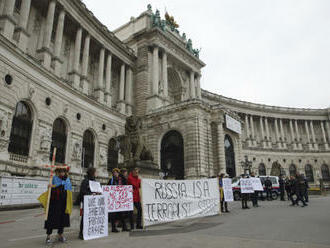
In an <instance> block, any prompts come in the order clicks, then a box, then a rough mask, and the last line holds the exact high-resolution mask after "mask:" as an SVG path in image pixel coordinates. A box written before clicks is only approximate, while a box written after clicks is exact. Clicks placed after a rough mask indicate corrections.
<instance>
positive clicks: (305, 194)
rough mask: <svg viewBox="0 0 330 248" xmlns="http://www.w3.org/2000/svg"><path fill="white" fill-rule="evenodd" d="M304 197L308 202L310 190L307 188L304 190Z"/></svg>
mask: <svg viewBox="0 0 330 248" xmlns="http://www.w3.org/2000/svg"><path fill="white" fill-rule="evenodd" d="M304 199H305V202H308V190H306V191H305V192H304Z"/></svg>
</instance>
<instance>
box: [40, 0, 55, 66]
mask: <svg viewBox="0 0 330 248" xmlns="http://www.w3.org/2000/svg"><path fill="white" fill-rule="evenodd" d="M55 6H56V0H51V1H50V2H49V5H48V12H47V19H46V26H45V30H44V39H43V47H42V49H41V50H40V51H39V52H40V53H41V61H42V64H43V66H44V67H46V68H47V69H50V63H51V58H52V54H51V51H50V41H51V38H52V32H53V25H54V14H55Z"/></svg>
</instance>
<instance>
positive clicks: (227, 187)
mask: <svg viewBox="0 0 330 248" xmlns="http://www.w3.org/2000/svg"><path fill="white" fill-rule="evenodd" d="M222 189H223V196H224V198H225V201H226V202H231V201H234V195H233V187H232V186H231V178H223V179H222Z"/></svg>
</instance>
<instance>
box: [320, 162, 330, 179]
mask: <svg viewBox="0 0 330 248" xmlns="http://www.w3.org/2000/svg"><path fill="white" fill-rule="evenodd" d="M321 173H322V179H323V181H330V175H329V166H328V165H326V164H323V165H322V166H321Z"/></svg>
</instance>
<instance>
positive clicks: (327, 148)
mask: <svg viewBox="0 0 330 248" xmlns="http://www.w3.org/2000/svg"><path fill="white" fill-rule="evenodd" d="M321 131H322V138H323V142H324V148H325V150H329V145H328V142H327V138H326V136H325V130H324V123H323V121H321Z"/></svg>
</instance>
